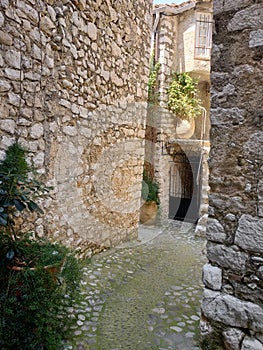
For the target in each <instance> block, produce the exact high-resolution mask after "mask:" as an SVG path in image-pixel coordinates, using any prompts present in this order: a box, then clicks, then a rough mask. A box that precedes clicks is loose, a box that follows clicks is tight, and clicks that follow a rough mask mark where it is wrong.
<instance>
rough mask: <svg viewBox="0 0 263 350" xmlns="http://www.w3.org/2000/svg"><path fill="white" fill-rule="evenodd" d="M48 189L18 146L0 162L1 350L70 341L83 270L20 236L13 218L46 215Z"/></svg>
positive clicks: (53, 247) (61, 251)
mask: <svg viewBox="0 0 263 350" xmlns="http://www.w3.org/2000/svg"><path fill="white" fill-rule="evenodd" d="M47 192H48V188H46V187H45V186H44V184H42V183H41V182H39V181H38V180H37V179H36V178H35V176H34V169H33V167H31V166H29V165H28V164H27V162H26V150H25V149H23V148H22V147H21V146H20V145H19V144H17V143H15V144H14V145H12V146H10V147H9V148H8V149H7V151H6V157H5V159H4V160H2V161H1V162H0V286H1V290H0V349H3V350H13V349H21V350H31V349H32V350H33V349H34V350H37V349H39V350H44V349H45V350H57V349H58V350H59V349H62V340H63V341H64V340H67V337H69V336H70V323H71V321H70V318H69V317H68V314H67V309H68V306H72V303H73V300H75V299H76V297H77V295H78V286H79V283H80V278H81V274H80V265H79V263H78V261H77V259H76V258H75V256H74V255H73V254H72V253H71V251H70V250H69V249H67V248H66V247H64V246H63V245H60V244H55V243H51V242H49V241H48V240H46V239H40V238H37V237H34V233H27V234H23V235H20V234H18V232H17V228H16V226H15V220H14V217H15V215H17V214H18V213H23V212H24V210H26V209H28V210H29V211H37V212H40V213H42V210H41V209H40V207H39V206H38V204H37V203H36V202H35V201H37V200H38V199H39V198H40V197H42V196H43V195H45V194H46V193H47Z"/></svg>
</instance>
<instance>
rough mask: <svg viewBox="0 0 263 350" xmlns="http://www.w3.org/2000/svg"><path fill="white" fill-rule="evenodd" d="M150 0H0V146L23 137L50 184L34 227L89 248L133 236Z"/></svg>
mask: <svg viewBox="0 0 263 350" xmlns="http://www.w3.org/2000/svg"><path fill="white" fill-rule="evenodd" d="M151 7H152V2H151V1H150V0H136V1H134V0H117V1H110V0H107V1H102V0H97V1H92V0H46V1H42V0H0V100H1V104H0V118H1V124H0V132H1V134H0V151H1V156H3V154H4V150H5V149H6V148H7V147H8V146H9V145H10V144H12V143H13V142H14V141H15V140H18V141H19V142H21V143H22V144H23V145H25V146H26V147H27V148H28V149H29V151H30V152H29V159H31V160H33V162H34V164H35V166H36V167H37V169H38V172H39V174H40V175H42V177H43V179H44V180H45V181H46V182H47V183H48V184H50V185H52V186H53V188H54V189H53V192H52V193H51V194H52V198H49V199H46V200H45V201H44V202H43V203H42V204H43V206H44V209H45V216H44V218H41V217H40V218H36V217H32V226H31V227H28V226H27V227H25V226H24V225H23V223H21V228H22V229H23V230H28V229H29V228H33V227H34V228H35V230H36V232H37V234H38V235H40V236H42V235H45V234H46V233H47V234H52V236H53V237H54V238H55V239H58V240H61V241H63V242H64V243H67V244H69V245H71V246H76V247H79V248H80V249H82V251H83V252H84V251H85V249H86V247H87V246H88V247H90V245H89V243H90V242H93V243H95V245H96V244H104V245H106V246H110V245H114V244H116V243H117V242H120V241H122V240H127V239H129V238H132V237H135V236H136V234H137V224H138V219H139V206H140V190H141V179H142V167H143V158H144V134H145V117H146V98H147V81H148V62H149V54H150V53H149V50H150V49H149V48H150V43H149V41H150V27H151Z"/></svg>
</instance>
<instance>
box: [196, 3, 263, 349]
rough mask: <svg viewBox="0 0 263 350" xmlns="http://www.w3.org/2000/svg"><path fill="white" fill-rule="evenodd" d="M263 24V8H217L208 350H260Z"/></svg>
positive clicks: (205, 315) (204, 327)
mask: <svg viewBox="0 0 263 350" xmlns="http://www.w3.org/2000/svg"><path fill="white" fill-rule="evenodd" d="M262 18H263V3H262V1H253V0H237V1H228V0H215V1H214V21H215V28H214V36H213V53H212V76H211V81H212V90H211V92H212V96H211V126H212V128H211V153H210V161H209V167H210V180H209V185H210V188H211V192H210V196H209V205H210V206H209V220H208V229H207V241H208V242H207V257H208V263H207V264H206V265H205V267H204V270H203V281H204V284H205V290H204V294H203V301H202V320H201V335H202V348H203V349H209V350H212V349H227V350H248V349H251V350H252V349H253V350H256V349H258V350H259V349H263V195H262V194H263V176H262V171H263V118H262V117H263V109H262V106H263V104H262V96H263V66H262V59H263V22H262Z"/></svg>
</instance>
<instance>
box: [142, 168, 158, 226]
mask: <svg viewBox="0 0 263 350" xmlns="http://www.w3.org/2000/svg"><path fill="white" fill-rule="evenodd" d="M158 192H159V184H158V183H157V182H156V181H155V180H154V179H153V178H151V177H150V176H149V175H147V173H146V171H144V173H143V181H142V196H141V197H142V201H143V204H142V206H141V208H140V222H141V223H142V224H144V225H153V224H155V223H156V219H157V212H158V207H159V204H160V200H159V196H158Z"/></svg>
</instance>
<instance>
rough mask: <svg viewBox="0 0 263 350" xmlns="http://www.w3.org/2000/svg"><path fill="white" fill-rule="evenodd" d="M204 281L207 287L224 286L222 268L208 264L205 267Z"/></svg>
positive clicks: (217, 287) (217, 288)
mask: <svg viewBox="0 0 263 350" xmlns="http://www.w3.org/2000/svg"><path fill="white" fill-rule="evenodd" d="M203 282H204V284H205V286H206V287H207V288H210V289H213V290H220V289H221V287H222V270H221V269H220V268H219V267H216V266H212V265H211V264H206V265H205V266H204V267H203Z"/></svg>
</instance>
